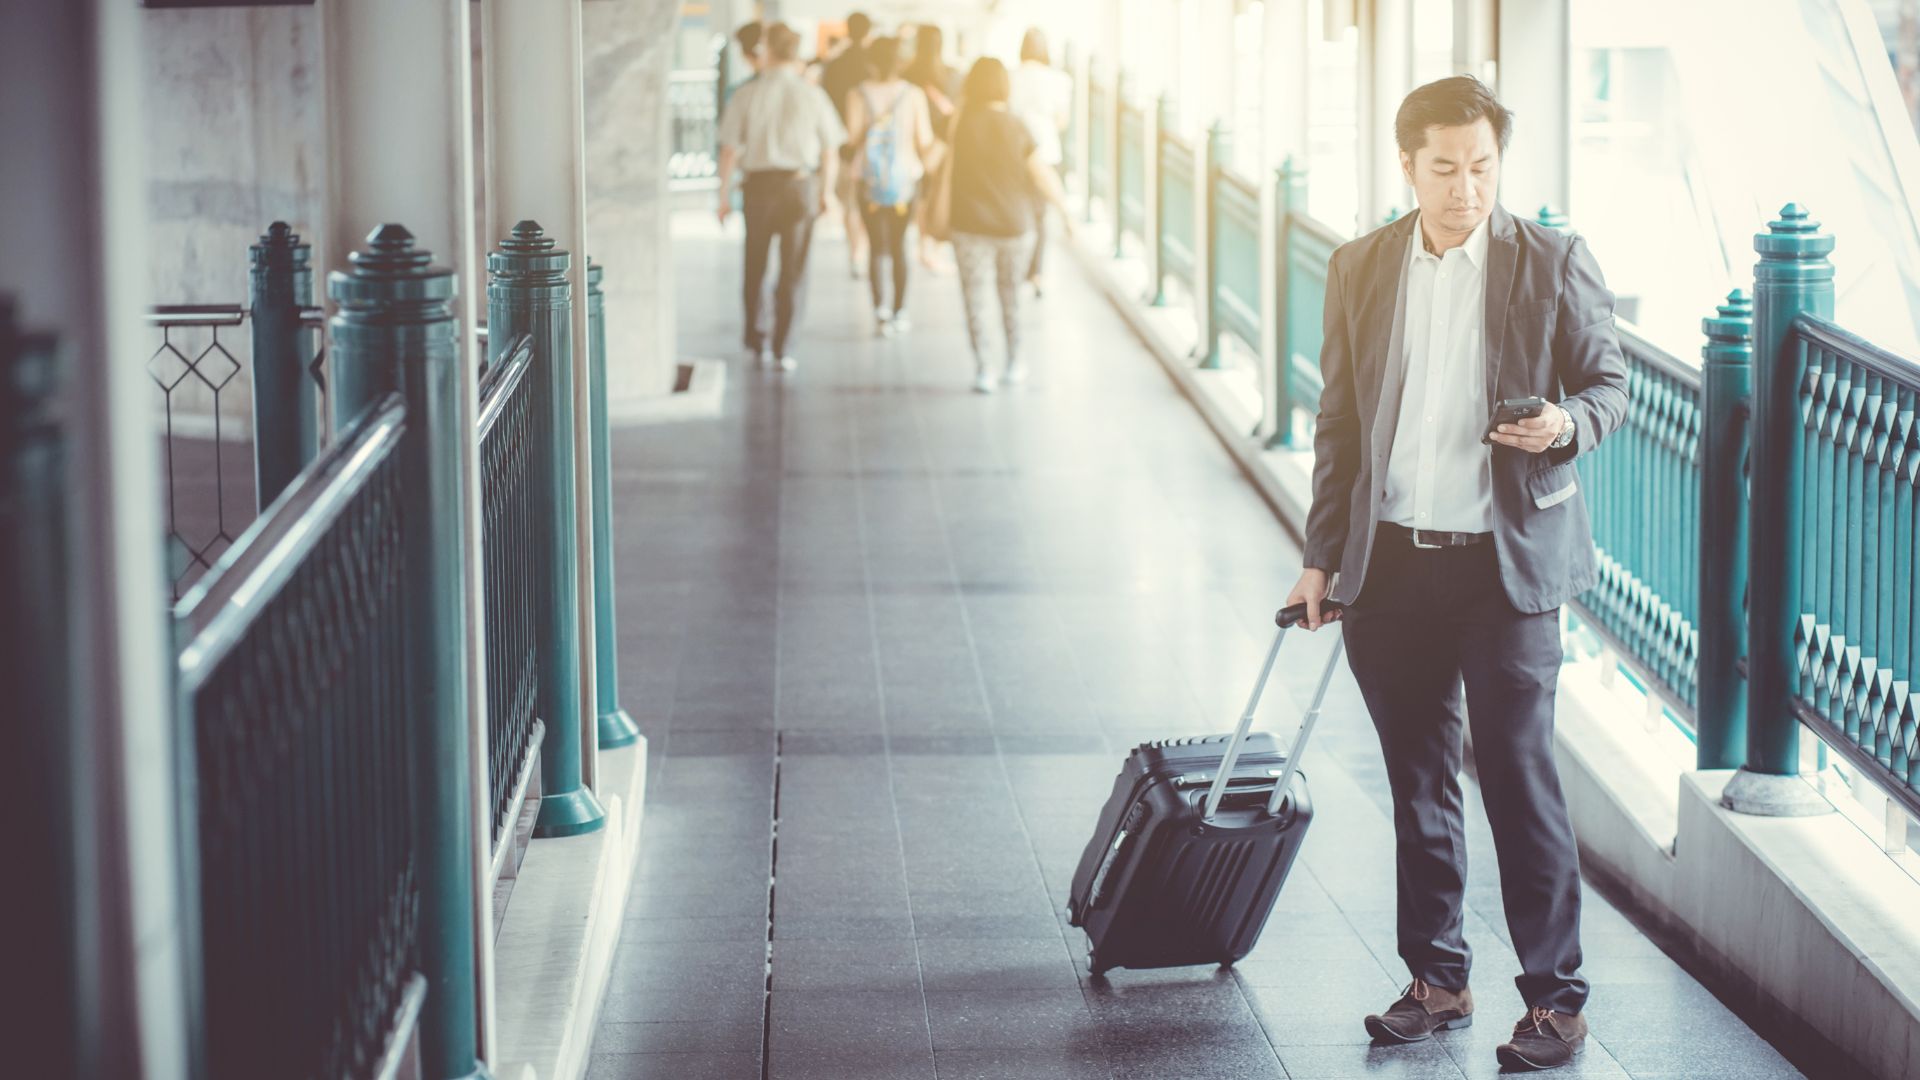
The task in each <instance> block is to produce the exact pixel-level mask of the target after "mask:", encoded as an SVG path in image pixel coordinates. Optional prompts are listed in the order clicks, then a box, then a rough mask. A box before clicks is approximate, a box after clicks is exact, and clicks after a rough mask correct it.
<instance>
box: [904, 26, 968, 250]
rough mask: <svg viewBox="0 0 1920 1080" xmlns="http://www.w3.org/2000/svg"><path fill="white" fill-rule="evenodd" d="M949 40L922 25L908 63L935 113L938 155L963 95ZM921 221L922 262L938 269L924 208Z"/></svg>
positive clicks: (935, 244)
mask: <svg viewBox="0 0 1920 1080" xmlns="http://www.w3.org/2000/svg"><path fill="white" fill-rule="evenodd" d="M946 41H947V39H946V35H945V34H943V33H942V32H941V30H940V28H939V27H937V26H932V25H926V26H921V27H919V28H918V29H917V30H916V31H915V33H914V39H913V59H912V61H910V62H909V63H908V64H907V70H906V73H905V74H906V79H907V81H908V82H910V83H912V84H913V85H915V86H917V87H919V88H920V92H921V93H922V94H925V95H926V97H927V106H928V108H929V110H930V111H931V114H932V116H933V137H934V138H935V139H938V140H939V141H940V144H941V145H940V147H939V148H937V149H936V151H935V153H936V156H937V155H939V154H941V153H944V152H945V149H946V146H947V141H948V134H949V129H950V128H951V127H952V126H953V116H954V110H955V108H956V102H957V99H958V98H959V97H960V73H959V72H957V71H955V70H953V69H952V68H950V67H948V66H947V61H946V56H945V51H946ZM935 164H937V161H936V162H935ZM919 224H920V264H921V265H922V266H925V267H926V268H927V269H929V270H938V269H939V268H940V264H939V262H937V261H936V260H935V258H934V256H935V253H936V252H938V251H939V249H940V245H939V242H938V241H937V240H935V239H934V237H933V236H932V235H931V233H930V230H928V228H927V223H926V214H925V209H924V207H923V208H922V211H921V214H920V222H919Z"/></svg>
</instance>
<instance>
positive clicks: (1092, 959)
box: [1087, 953, 1108, 979]
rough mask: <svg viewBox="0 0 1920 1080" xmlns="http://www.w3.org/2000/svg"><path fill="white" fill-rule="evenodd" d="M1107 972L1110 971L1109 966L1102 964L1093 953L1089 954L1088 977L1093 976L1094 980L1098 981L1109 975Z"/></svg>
mask: <svg viewBox="0 0 1920 1080" xmlns="http://www.w3.org/2000/svg"><path fill="white" fill-rule="evenodd" d="M1107 970H1108V965H1106V964H1103V963H1101V962H1100V958H1099V957H1098V956H1095V955H1093V954H1092V953H1088V954H1087V974H1088V975H1091V976H1093V977H1094V978H1096V979H1098V978H1100V977H1101V976H1102V975H1105V974H1106V973H1107Z"/></svg>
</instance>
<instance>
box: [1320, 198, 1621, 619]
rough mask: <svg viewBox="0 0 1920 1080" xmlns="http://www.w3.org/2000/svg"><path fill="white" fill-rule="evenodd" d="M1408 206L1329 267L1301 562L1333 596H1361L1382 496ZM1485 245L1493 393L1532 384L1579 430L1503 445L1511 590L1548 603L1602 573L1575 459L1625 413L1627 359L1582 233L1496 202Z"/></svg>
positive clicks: (1540, 607)
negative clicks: (1569, 438) (1566, 438)
mask: <svg viewBox="0 0 1920 1080" xmlns="http://www.w3.org/2000/svg"><path fill="white" fill-rule="evenodd" d="M1415 220H1416V218H1415V216H1414V215H1412V214H1409V215H1407V216H1406V217H1403V218H1400V219H1399V220H1397V221H1394V222H1392V223H1390V224H1388V225H1386V226H1384V227H1383V228H1379V229H1376V230H1374V231H1373V232H1371V233H1368V234H1367V235H1366V236H1363V237H1360V238H1359V239H1357V240H1354V241H1351V242H1349V243H1346V244H1343V245H1341V246H1340V248H1339V249H1338V250H1336V251H1335V252H1334V253H1333V261H1332V263H1331V264H1330V265H1329V267H1328V269H1327V308H1326V324H1325V340H1324V344H1323V345H1322V346H1321V349H1320V373H1321V377H1322V379H1323V381H1324V383H1325V389H1323V390H1322V391H1321V394H1320V414H1319V421H1318V423H1319V428H1318V431H1317V432H1316V434H1315V435H1314V440H1313V453H1314V467H1313V507H1312V509H1311V510H1309V511H1308V513H1307V535H1306V551H1305V557H1304V559H1303V563H1304V565H1306V566H1309V567H1318V568H1320V569H1323V570H1327V571H1329V572H1334V571H1338V574H1339V576H1338V577H1337V578H1336V579H1335V581H1334V585H1333V588H1332V590H1331V594H1330V595H1331V596H1332V597H1333V598H1334V599H1337V600H1342V601H1349V602H1350V601H1352V600H1353V599H1354V597H1356V596H1358V595H1359V593H1360V587H1361V585H1362V584H1363V583H1364V582H1365V580H1366V575H1367V559H1368V557H1369V556H1370V555H1371V554H1372V551H1373V533H1374V526H1375V525H1377V524H1378V523H1379V510H1380V503H1381V500H1382V499H1383V498H1385V494H1386V477H1387V455H1388V454H1389V452H1390V451H1391V450H1392V442H1393V434H1394V430H1395V428H1396V426H1397V421H1398V418H1399V414H1400V392H1401V387H1402V386H1403V384H1404V382H1405V375H1406V372H1405V367H1406V359H1405V356H1404V353H1405V349H1404V348H1403V347H1402V338H1401V324H1402V323H1403V322H1404V321H1405V311H1406V267H1407V241H1408V239H1409V238H1410V237H1411V236H1412V231H1413V223H1414V221H1415ZM1489 227H1490V233H1489V236H1488V240H1489V243H1488V244H1487V266H1486V287H1487V311H1486V334H1485V337H1484V340H1485V341H1486V343H1487V355H1486V380H1487V401H1488V402H1489V404H1491V403H1492V402H1496V401H1499V400H1500V399H1502V398H1515V397H1527V396H1529V395H1535V394H1537V395H1539V396H1540V397H1544V398H1546V399H1547V400H1548V401H1557V402H1559V404H1560V407H1561V408H1564V409H1566V410H1567V412H1569V413H1571V414H1572V415H1573V419H1574V423H1575V425H1576V427H1575V436H1574V441H1573V442H1572V443H1571V444H1570V445H1568V446H1566V447H1563V448H1561V449H1559V450H1547V451H1544V452H1542V453H1539V454H1529V453H1527V452H1526V451H1524V450H1516V449H1514V448H1513V447H1510V446H1501V445H1499V444H1497V443H1496V444H1494V446H1493V448H1492V453H1493V517H1494V528H1493V538H1494V544H1495V547H1496V548H1497V549H1498V552H1499V557H1500V581H1501V584H1502V585H1503V586H1504V587H1505V589H1506V593H1507V599H1509V600H1510V601H1512V603H1513V606H1514V607H1516V608H1518V609H1519V610H1521V611H1525V612H1541V611H1551V610H1552V609H1554V608H1555V607H1558V606H1559V605H1561V604H1562V603H1565V602H1566V601H1567V600H1568V599H1570V598H1572V597H1573V596H1575V595H1577V594H1579V593H1580V592H1582V591H1584V590H1585V589H1587V588H1588V587H1589V586H1591V585H1593V583H1594V582H1595V581H1596V580H1597V578H1598V576H1599V568H1598V564H1597V562H1596V560H1595V559H1594V554H1593V532H1592V527H1591V525H1590V524H1589V523H1588V519H1587V505H1586V500H1585V499H1584V498H1583V497H1582V496H1581V493H1580V482H1579V477H1578V469H1577V466H1576V465H1575V460H1576V459H1577V458H1578V457H1579V456H1580V455H1581V454H1584V453H1587V452H1588V451H1590V450H1592V449H1593V448H1594V447H1596V446H1598V445H1599V444H1600V440H1602V439H1604V438H1605V437H1606V436H1607V435H1609V434H1610V433H1612V432H1613V431H1614V430H1615V429H1617V428H1618V427H1619V426H1620V424H1621V422H1622V421H1624V420H1625V419H1626V415H1627V364H1626V358H1625V357H1624V356H1623V355H1622V354H1621V352H1620V340H1619V338H1618V336H1617V335H1615V333H1614V330H1613V293H1612V292H1611V291H1610V290H1608V288H1607V286H1606V282H1604V281H1603V280H1601V277H1600V267H1599V266H1598V265H1597V264H1596V263H1595V262H1594V261H1593V255H1592V254H1591V253H1590V252H1588V251H1587V246H1586V244H1585V242H1583V241H1582V240H1581V239H1580V238H1579V237H1577V236H1567V235H1564V234H1562V233H1558V232H1555V231H1553V230H1551V229H1545V228H1541V227H1540V226H1538V225H1535V224H1534V223H1533V222H1530V221H1520V220H1517V219H1515V218H1514V217H1513V215H1511V214H1509V213H1507V211H1506V209H1505V208H1504V207H1500V206H1496V207H1494V210H1493V218H1492V221H1491V223H1490V226H1489Z"/></svg>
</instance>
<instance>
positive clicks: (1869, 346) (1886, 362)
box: [1789, 313, 1920, 389]
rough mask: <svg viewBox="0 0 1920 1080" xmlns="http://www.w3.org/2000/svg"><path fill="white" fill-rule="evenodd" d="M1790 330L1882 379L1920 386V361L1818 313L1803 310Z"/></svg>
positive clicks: (1911, 386)
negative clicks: (1893, 350)
mask: <svg viewBox="0 0 1920 1080" xmlns="http://www.w3.org/2000/svg"><path fill="white" fill-rule="evenodd" d="M1789 333H1790V334H1792V335H1794V336H1797V337H1800V338H1802V339H1804V340H1805V341H1806V342H1807V343H1808V344H1810V345H1818V346H1819V347H1821V348H1823V349H1825V350H1827V351H1828V352H1831V353H1834V354H1835V355H1837V356H1840V357H1841V358H1843V359H1845V360H1846V361H1848V362H1849V363H1853V364H1858V365H1859V366H1861V367H1863V368H1866V369H1867V371H1868V372H1869V373H1871V374H1874V375H1878V376H1880V377H1881V378H1883V379H1891V380H1893V381H1894V382H1896V383H1898V384H1900V385H1902V386H1906V387H1910V388H1914V389H1920V363H1916V362H1915V361H1913V360H1911V359H1908V358H1907V357H1904V356H1901V355H1900V354H1899V353H1896V352H1892V351H1890V350H1887V349H1883V348H1881V347H1880V346H1878V345H1875V344H1874V343H1873V342H1871V341H1868V340H1867V339H1866V338H1863V337H1861V336H1860V335H1858V334H1856V333H1854V332H1853V331H1851V330H1847V329H1844V328H1842V327H1840V326H1838V325H1836V324H1835V323H1832V322H1829V321H1828V320H1826V319H1822V318H1820V317H1819V316H1817V315H1808V314H1805V313H1802V314H1800V315H1797V316H1795V317H1794V320H1793V325H1792V327H1791V329H1790V330H1789Z"/></svg>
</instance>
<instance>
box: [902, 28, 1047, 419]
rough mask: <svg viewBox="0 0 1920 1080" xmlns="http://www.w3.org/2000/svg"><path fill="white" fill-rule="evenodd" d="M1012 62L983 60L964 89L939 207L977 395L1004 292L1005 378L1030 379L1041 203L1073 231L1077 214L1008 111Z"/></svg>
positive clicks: (989, 389)
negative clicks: (1028, 330) (993, 309)
mask: <svg viewBox="0 0 1920 1080" xmlns="http://www.w3.org/2000/svg"><path fill="white" fill-rule="evenodd" d="M1009 83H1010V80H1009V79H1008V77H1007V68H1006V65H1004V64H1002V63H1001V62H1000V61H998V60H995V59H993V58H991V57H988V58H985V59H982V60H980V61H977V62H976V63H975V64H974V65H973V69H972V70H971V71H969V72H968V73H967V78H966V82H965V83H964V84H963V86H962V90H961V100H960V109H959V113H958V114H957V115H956V116H955V118H954V124H953V136H952V139H951V145H950V147H949V151H950V155H951V158H950V160H949V162H948V163H947V165H946V168H947V169H948V173H947V175H945V176H943V177H942V178H941V183H942V185H944V187H945V190H944V191H943V192H940V193H938V194H937V197H936V200H935V202H936V203H939V204H944V205H943V206H941V207H940V208H939V209H936V210H935V211H933V213H935V214H936V215H938V214H940V213H944V215H945V218H946V220H945V221H944V222H942V221H939V220H936V221H935V223H934V224H935V228H936V230H939V229H941V228H942V227H943V226H944V229H945V231H946V232H947V233H948V234H949V235H950V236H951V237H952V240H953V253H954V257H955V259H956V260H957V261H958V263H959V266H960V297H961V300H962V301H963V302H964V304H965V306H966V311H967V334H968V337H969V338H970V339H971V341H972V342H973V356H974V381H973V389H974V391H975V392H977V393H981V394H991V393H993V389H994V379H993V375H992V372H991V370H990V369H989V365H988V356H989V354H990V353H991V352H992V351H993V350H992V348H991V346H990V343H989V342H988V337H989V333H990V332H989V330H988V326H989V323H988V318H989V314H990V313H989V311H988V306H989V304H990V303H991V298H990V297H991V294H994V293H998V294H999V300H1000V323H1001V328H1002V330H1003V331H1004V333H1005V335H1006V346H1005V348H1006V351H1005V356H1006V366H1005V368H1004V369H1003V371H1002V373H1001V379H1000V381H1001V382H1003V383H1005V384H1006V385H1008V386H1012V385H1014V384H1016V383H1019V382H1021V381H1023V380H1024V379H1025V378H1026V376H1027V368H1026V365H1025V364H1024V362H1023V361H1022V359H1021V355H1020V283H1021V282H1022V281H1023V280H1025V278H1026V274H1027V270H1028V268H1029V267H1030V266H1031V265H1032V262H1033V237H1034V230H1035V228H1036V226H1037V225H1038V223H1039V214H1038V213H1037V211H1036V209H1035V208H1036V207H1038V206H1042V205H1045V204H1048V203H1051V204H1052V205H1054V206H1057V207H1059V208H1060V210H1061V214H1060V217H1061V220H1062V221H1063V222H1064V223H1065V227H1066V228H1067V230H1068V231H1069V233H1071V231H1072V228H1073V225H1072V218H1071V217H1070V216H1069V215H1068V214H1067V213H1066V200H1065V197H1064V196H1063V195H1062V194H1061V192H1060V181H1059V178H1058V177H1057V176H1056V175H1055V174H1054V172H1053V170H1052V169H1051V168H1049V167H1048V166H1047V164H1046V163H1045V162H1044V161H1042V160H1041V158H1040V152H1039V150H1040V148H1039V146H1038V145H1037V144H1036V143H1035V142H1034V138H1033V135H1032V133H1030V132H1029V131H1028V130H1027V126H1026V125H1025V124H1023V123H1021V122H1020V119H1019V118H1018V117H1016V116H1014V115H1013V113H1012V111H1011V110H1009V109H1008V108H1007V97H1008V94H1009V91H1010V85H1009Z"/></svg>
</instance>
